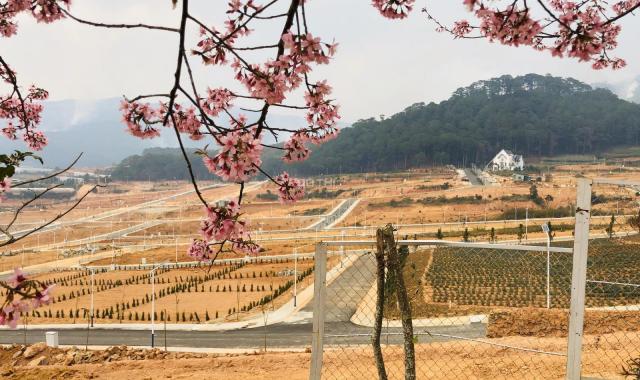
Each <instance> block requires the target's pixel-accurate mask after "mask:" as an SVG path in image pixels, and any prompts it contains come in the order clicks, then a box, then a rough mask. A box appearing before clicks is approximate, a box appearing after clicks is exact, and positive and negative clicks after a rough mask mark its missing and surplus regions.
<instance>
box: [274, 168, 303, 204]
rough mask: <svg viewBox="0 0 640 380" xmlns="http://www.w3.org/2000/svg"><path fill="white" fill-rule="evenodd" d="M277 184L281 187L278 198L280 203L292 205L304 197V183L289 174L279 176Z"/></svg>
mask: <svg viewBox="0 0 640 380" xmlns="http://www.w3.org/2000/svg"><path fill="white" fill-rule="evenodd" d="M276 183H277V184H278V186H279V188H278V196H279V198H280V203H283V204H291V203H295V202H297V201H299V200H300V199H302V198H303V197H304V182H302V181H301V180H299V179H297V178H293V177H291V176H289V173H287V172H283V173H282V174H280V175H279V176H277V177H276Z"/></svg>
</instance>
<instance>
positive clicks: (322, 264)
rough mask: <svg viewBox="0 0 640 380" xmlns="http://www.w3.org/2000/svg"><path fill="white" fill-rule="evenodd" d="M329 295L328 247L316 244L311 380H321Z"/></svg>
mask: <svg viewBox="0 0 640 380" xmlns="http://www.w3.org/2000/svg"><path fill="white" fill-rule="evenodd" d="M326 294H327V246H326V244H324V243H322V242H320V243H317V244H316V251H315V273H314V280H313V333H312V339H311V368H310V370H309V379H311V380H320V378H321V376H322V357H323V355H322V354H323V351H324V342H323V338H324V313H325V298H326Z"/></svg>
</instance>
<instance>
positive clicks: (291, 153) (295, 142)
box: [282, 131, 311, 162]
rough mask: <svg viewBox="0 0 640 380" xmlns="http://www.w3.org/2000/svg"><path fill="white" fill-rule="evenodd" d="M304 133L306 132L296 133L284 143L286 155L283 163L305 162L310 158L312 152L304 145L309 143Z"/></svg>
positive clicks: (283, 157)
mask: <svg viewBox="0 0 640 380" xmlns="http://www.w3.org/2000/svg"><path fill="white" fill-rule="evenodd" d="M304 133H305V132H304V131H299V132H296V133H294V134H293V135H292V136H291V138H290V139H289V140H288V141H287V142H285V143H284V149H285V154H284V156H282V160H283V161H285V162H296V161H304V160H306V159H307V158H308V157H309V155H310V154H311V151H310V150H309V149H308V148H307V147H306V146H305V145H304V143H305V141H307V137H306V136H305V135H304Z"/></svg>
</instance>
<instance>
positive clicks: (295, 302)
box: [293, 248, 298, 307]
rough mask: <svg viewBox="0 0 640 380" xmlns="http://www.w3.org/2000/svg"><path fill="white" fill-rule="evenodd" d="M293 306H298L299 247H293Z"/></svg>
mask: <svg viewBox="0 0 640 380" xmlns="http://www.w3.org/2000/svg"><path fill="white" fill-rule="evenodd" d="M293 276H294V277H293V307H296V306H298V248H294V249H293Z"/></svg>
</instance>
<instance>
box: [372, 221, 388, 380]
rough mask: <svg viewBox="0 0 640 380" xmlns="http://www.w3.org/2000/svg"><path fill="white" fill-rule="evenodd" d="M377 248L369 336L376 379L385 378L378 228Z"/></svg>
mask: <svg viewBox="0 0 640 380" xmlns="http://www.w3.org/2000/svg"><path fill="white" fill-rule="evenodd" d="M376 241H377V248H378V249H377V250H376V264H377V273H376V286H377V294H376V295H377V297H376V315H375V321H374V324H373V336H372V337H371V345H372V346H373V358H374V359H375V361H376V369H377V370H378V379H379V380H387V370H386V368H385V366H384V357H383V356H382V348H381V347H380V334H381V332H382V319H383V317H384V287H385V284H384V278H385V272H384V270H385V262H384V232H383V230H382V229H378V231H377V232H376Z"/></svg>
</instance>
